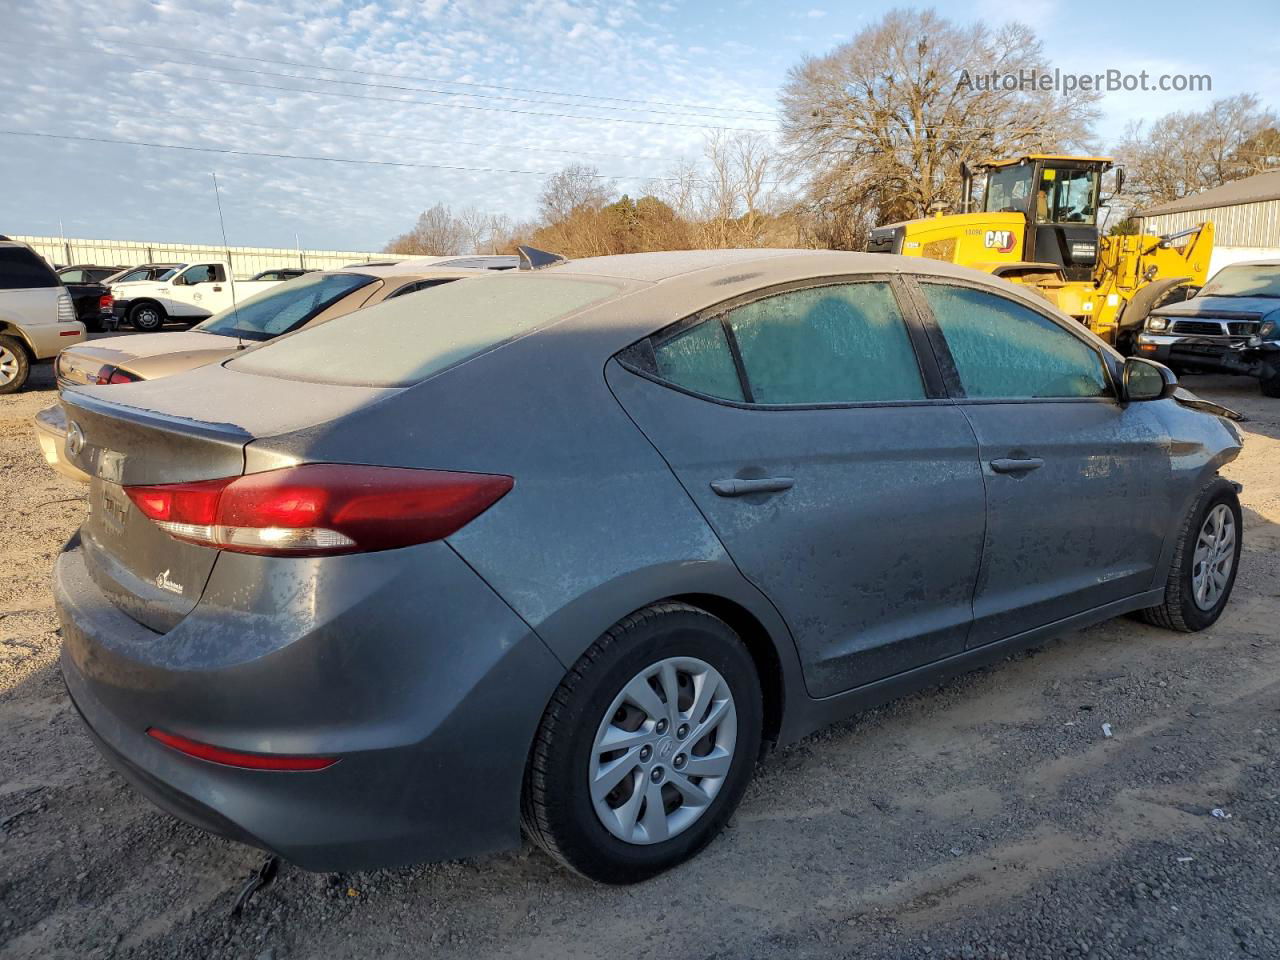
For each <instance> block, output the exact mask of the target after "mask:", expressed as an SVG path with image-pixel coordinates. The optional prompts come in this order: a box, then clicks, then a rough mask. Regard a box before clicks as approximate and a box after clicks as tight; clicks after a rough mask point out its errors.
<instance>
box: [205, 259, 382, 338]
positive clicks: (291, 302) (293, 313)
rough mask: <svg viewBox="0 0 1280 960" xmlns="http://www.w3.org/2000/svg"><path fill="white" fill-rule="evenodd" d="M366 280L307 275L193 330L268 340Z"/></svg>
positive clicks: (340, 275) (339, 275)
mask: <svg viewBox="0 0 1280 960" xmlns="http://www.w3.org/2000/svg"><path fill="white" fill-rule="evenodd" d="M370 283H373V277H371V276H368V275H367V274H363V273H316V274H308V275H307V276H304V277H297V278H296V279H294V280H287V281H285V282H284V283H282V284H280V285H279V286H277V287H271V288H270V289H269V290H264V291H263V292H262V293H260V294H258V295H257V296H256V297H250V298H249V299H248V300H246V301H244V303H241V304H239V305H237V306H235V307H233V308H231V309H230V310H223V311H222V312H221V313H217V314H214V315H213V316H212V317H210V318H209V319H208V320H206V321H204V322H203V323H201V324H198V325H197V326H196V328H195V329H197V330H200V331H202V332H203V333H217V334H221V335H223V336H227V337H243V338H244V339H246V340H270V339H271V338H272V337H277V336H279V335H280V334H282V333H288V332H289V331H290V330H293V329H295V328H296V327H299V326H301V325H302V324H304V323H306V322H307V321H308V320H310V319H311V318H312V317H314V316H316V314H318V313H320V311H321V310H325V309H328V307H329V306H330V305H332V304H333V303H335V302H336V301H337V300H338V299H339V298H341V297H345V296H346V295H347V294H349V293H350V292H351V291H353V290H358V289H359V288H360V287H363V286H366V285H368V284H370Z"/></svg>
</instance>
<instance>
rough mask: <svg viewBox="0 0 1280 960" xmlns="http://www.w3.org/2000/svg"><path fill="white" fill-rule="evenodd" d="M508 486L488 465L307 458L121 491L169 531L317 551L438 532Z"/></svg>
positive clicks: (261, 548) (249, 549)
mask: <svg viewBox="0 0 1280 960" xmlns="http://www.w3.org/2000/svg"><path fill="white" fill-rule="evenodd" d="M514 485H515V481H514V480H513V479H512V478H511V477H507V476H501V475H494V474H486V473H454V472H452V471H447V470H414V469H407V468H404V467H368V466H358V465H350V464H338V463H311V464H304V465H303V466H300V467H285V468H283V469H281V470H269V471H267V472H265V473H251V474H248V475H246V476H242V477H225V478H223V479H220V480H202V481H199V482H197V483H172V484H164V485H161V486H147V487H125V488H124V489H125V493H127V494H128V495H129V499H130V500H132V501H133V502H134V504H135V505H136V506H137V508H138V509H139V510H140V511H141V512H142V514H143V515H144V516H146V517H148V518H149V519H151V520H153V521H155V523H156V524H157V525H158V526H160V527H161V528H163V529H164V530H165V531H166V532H167V533H168V534H169V535H170V536H171V537H174V538H175V539H178V540H185V541H187V542H190V543H198V544H202V545H204V546H209V547H215V548H218V549H222V550H230V551H233V552H235V553H254V554H263V555H267V556H294V557H318V556H328V555H331V554H340V553H365V552H368V551H373V550H391V549H394V548H396V547H407V546H411V545H413V544H417V543H427V542H429V541H432V540H441V539H443V538H444V537H447V536H449V535H450V534H452V533H454V532H456V531H457V530H459V529H461V528H462V527H463V526H465V525H466V524H468V523H470V522H471V521H472V520H474V519H475V518H476V517H478V516H480V514H482V513H484V512H485V511H486V510H488V509H489V508H490V507H491V506H493V505H494V504H495V503H497V502H498V501H499V500H501V499H502V498H503V497H504V496H506V494H507V493H508V492H509V491H510V490H511V488H512V487H513V486H514Z"/></svg>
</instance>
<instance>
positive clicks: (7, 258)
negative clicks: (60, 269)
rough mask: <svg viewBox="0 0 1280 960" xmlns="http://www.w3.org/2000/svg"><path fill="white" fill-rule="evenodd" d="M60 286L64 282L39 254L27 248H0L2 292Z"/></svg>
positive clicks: (0, 282)
mask: <svg viewBox="0 0 1280 960" xmlns="http://www.w3.org/2000/svg"><path fill="white" fill-rule="evenodd" d="M59 286H62V281H60V280H59V279H58V275H57V274H56V273H54V272H53V268H51V267H50V266H49V265H48V264H47V263H45V262H44V261H43V260H42V259H40V256H39V254H36V253H34V252H32V251H31V250H28V249H27V248H26V247H0V290H30V289H31V288H32V287H59Z"/></svg>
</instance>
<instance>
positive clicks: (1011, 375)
mask: <svg viewBox="0 0 1280 960" xmlns="http://www.w3.org/2000/svg"><path fill="white" fill-rule="evenodd" d="M920 288H921V290H922V291H923V292H924V296H925V299H926V300H927V301H928V303H929V308H930V309H931V310H932V311H933V316H934V318H935V319H936V320H937V322H938V327H939V328H940V329H941V330H942V335H943V337H944V338H945V339H946V341H947V347H948V348H949V349H950V351H951V357H952V359H953V360H954V361H955V365H956V372H957V373H959V375H960V384H961V386H963V387H964V392H965V394H966V396H969V397H990V398H1001V399H1005V398H1007V399H1033V398H1044V399H1048V398H1071V397H1105V396H1112V393H1111V388H1110V386H1109V385H1108V383H1107V377H1106V373H1105V372H1104V369H1103V365H1102V358H1101V357H1100V356H1099V355H1098V352H1097V351H1096V350H1094V349H1093V347H1091V346H1089V344H1088V343H1086V342H1085V341H1083V340H1081V339H1080V338H1079V337H1077V336H1074V335H1073V334H1071V333H1070V332H1069V331H1067V330H1064V329H1063V328H1062V327H1060V326H1059V325H1058V324H1056V323H1054V322H1053V321H1052V320H1050V319H1049V318H1048V317H1045V316H1042V315H1041V314H1039V313H1037V312H1036V311H1035V310H1032V309H1031V308H1030V307H1024V306H1022V305H1021V304H1019V303H1015V302H1014V301H1012V300H1008V299H1006V298H1004V297H1001V296H998V295H996V294H994V293H987V292H985V291H982V290H974V289H973V288H971V287H956V286H951V285H949V284H942V283H927V282H922V283H921V284H920Z"/></svg>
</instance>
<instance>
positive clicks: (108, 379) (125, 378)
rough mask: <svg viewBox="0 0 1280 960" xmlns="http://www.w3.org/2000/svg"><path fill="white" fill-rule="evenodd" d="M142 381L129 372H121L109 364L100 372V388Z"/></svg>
mask: <svg viewBox="0 0 1280 960" xmlns="http://www.w3.org/2000/svg"><path fill="white" fill-rule="evenodd" d="M141 379H142V378H141V377H135V376H134V375H133V374H132V373H129V371H127V370H120V369H118V368H116V367H113V366H112V365H111V364H109V363H108V364H107V365H106V366H105V367H103V368H102V369H101V370H99V371H98V385H99V386H101V385H103V384H107V383H137V382H138V381H139V380H141Z"/></svg>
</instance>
